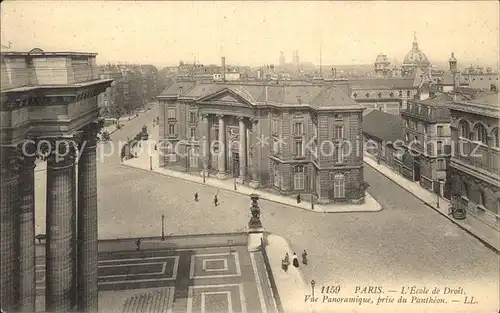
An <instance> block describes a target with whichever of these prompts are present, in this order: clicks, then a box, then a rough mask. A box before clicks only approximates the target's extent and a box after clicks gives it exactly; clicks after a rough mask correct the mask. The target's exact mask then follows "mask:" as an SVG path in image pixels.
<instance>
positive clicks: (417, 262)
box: [36, 110, 499, 312]
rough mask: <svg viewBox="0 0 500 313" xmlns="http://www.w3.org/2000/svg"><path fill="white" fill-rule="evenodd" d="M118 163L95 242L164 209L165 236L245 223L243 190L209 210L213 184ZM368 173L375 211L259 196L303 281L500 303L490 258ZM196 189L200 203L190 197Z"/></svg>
mask: <svg viewBox="0 0 500 313" xmlns="http://www.w3.org/2000/svg"><path fill="white" fill-rule="evenodd" d="M155 116H156V111H155V110H153V111H148V112H146V113H144V114H143V115H142V116H140V117H138V118H136V119H134V120H133V121H131V122H130V123H129V124H128V125H126V126H125V127H124V129H122V130H120V131H118V132H116V133H114V134H113V135H112V139H113V141H114V143H113V144H117V141H118V140H123V139H126V138H127V137H133V136H134V135H135V134H136V133H137V132H139V131H140V128H141V126H142V125H143V124H147V125H148V130H149V131H150V132H151V131H157V130H158V128H152V123H151V122H152V119H153V117H155ZM119 159H120V158H119V150H117V152H116V153H115V154H114V155H111V156H108V157H106V162H105V163H104V164H101V163H100V164H99V167H98V171H99V172H98V192H99V237H100V239H109V238H118V237H146V236H160V235H161V215H162V214H164V215H165V216H166V220H165V222H166V233H167V234H175V235H181V234H203V233H224V232H233V231H242V230H244V229H245V228H246V224H247V222H248V220H249V216H250V213H249V207H250V204H251V203H250V199H249V198H248V197H247V196H243V195H239V194H235V193H230V192H227V191H220V192H219V200H220V205H219V206H217V207H215V206H214V205H213V201H212V200H213V197H214V195H215V194H216V192H217V189H215V188H213V187H210V186H204V185H200V184H195V183H191V182H186V181H182V180H178V179H174V178H171V177H166V176H162V175H158V174H155V173H147V172H145V171H141V170H136V169H133V168H126V167H121V166H119V161H120V160H119ZM37 169H38V168H37ZM43 173H44V172H43V171H40V172H37V194H36V197H37V198H36V201H37V207H36V212H37V231H36V232H37V233H43V232H44V228H45V227H44V201H45V200H44V198H45V196H44V192H45V189H44V188H43V185H44V179H45V175H44V174H43ZM365 179H366V181H367V182H368V183H369V184H370V187H369V190H368V191H369V192H370V193H371V195H372V196H373V197H374V198H375V199H376V200H377V201H378V202H379V203H380V204H381V205H382V207H383V208H384V209H383V210H382V211H381V212H372V213H347V214H342V213H338V214H317V213H312V212H307V211H303V210H300V209H296V208H291V207H287V206H283V205H280V204H277V203H272V202H268V201H265V200H261V201H260V206H261V209H262V221H263V225H264V227H265V229H266V230H267V231H269V232H273V233H276V234H278V235H280V236H283V237H285V238H286V239H288V240H289V241H290V242H291V245H292V247H293V249H295V251H296V252H297V254H300V252H302V250H304V249H306V250H307V252H308V257H309V265H308V266H307V267H306V268H303V272H304V276H305V278H306V280H307V281H310V280H312V279H314V280H315V281H316V284H317V285H318V286H321V285H322V284H328V285H333V284H340V285H341V286H342V288H350V287H348V286H352V285H355V284H357V283H360V284H363V285H368V284H374V285H384V286H397V287H398V289H400V287H401V286H402V285H403V284H406V285H407V284H425V285H428V286H433V285H438V286H445V285H446V284H451V285H453V286H458V285H460V286H462V287H463V288H464V289H466V292H470V293H474V296H477V297H478V299H479V301H482V302H481V303H483V304H486V302H488V303H490V305H491V307H498V290H499V289H498V288H499V286H498V273H499V266H498V260H499V257H498V255H497V254H495V253H494V252H492V251H491V250H489V249H488V248H486V247H484V246H483V245H482V244H481V243H480V242H479V241H478V240H476V239H475V238H473V237H472V236H470V235H469V234H467V233H466V232H465V231H463V230H461V229H459V228H458V227H457V226H456V225H454V224H453V223H451V222H450V221H449V220H447V219H446V218H444V217H442V216H441V215H439V214H438V213H436V212H435V211H433V210H432V209H430V208H428V207H427V206H425V205H424V204H423V203H422V202H421V201H419V200H418V199H417V198H415V197H414V196H412V195H411V194H409V193H408V192H407V191H405V190H404V189H402V188H401V187H399V186H398V185H396V184H394V183H393V182H392V181H390V180H388V179H387V178H386V177H384V176H383V175H381V174H380V173H378V172H376V171H374V170H373V169H371V168H370V167H368V166H365ZM195 192H198V194H199V197H200V201H199V202H194V200H193V196H194V193H195ZM458 278H460V281H457V279H458ZM346 292H347V291H346ZM348 293H349V294H352V293H353V291H352V290H351V291H348ZM481 312H482V311H481Z"/></svg>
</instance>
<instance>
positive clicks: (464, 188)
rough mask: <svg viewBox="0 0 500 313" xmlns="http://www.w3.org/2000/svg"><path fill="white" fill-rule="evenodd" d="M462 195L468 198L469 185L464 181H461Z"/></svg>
mask: <svg viewBox="0 0 500 313" xmlns="http://www.w3.org/2000/svg"><path fill="white" fill-rule="evenodd" d="M462 197H465V198H469V186H467V183H466V182H464V181H463V182H462Z"/></svg>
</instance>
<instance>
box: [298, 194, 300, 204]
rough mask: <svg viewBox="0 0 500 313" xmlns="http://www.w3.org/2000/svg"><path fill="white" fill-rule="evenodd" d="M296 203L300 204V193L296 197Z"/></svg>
mask: <svg viewBox="0 0 500 313" xmlns="http://www.w3.org/2000/svg"><path fill="white" fill-rule="evenodd" d="M297 203H300V193H299V194H298V195H297Z"/></svg>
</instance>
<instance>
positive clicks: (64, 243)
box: [45, 140, 76, 313]
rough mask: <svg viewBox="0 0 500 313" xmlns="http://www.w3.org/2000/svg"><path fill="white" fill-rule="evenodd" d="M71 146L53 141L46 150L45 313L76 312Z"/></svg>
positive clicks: (66, 142)
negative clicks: (47, 151) (48, 152)
mask: <svg viewBox="0 0 500 313" xmlns="http://www.w3.org/2000/svg"><path fill="white" fill-rule="evenodd" d="M68 143H69V141H66V140H62V142H61V141H57V140H50V147H47V148H49V149H50V150H49V151H51V153H50V154H49V155H48V156H47V200H46V232H47V243H46V245H45V258H46V270H45V271H46V279H45V310H46V311H47V312H57V313H58V312H61V313H63V312H64V313H65V312H70V311H72V310H73V304H74V303H73V302H74V292H75V290H74V288H73V287H74V283H73V280H74V276H75V268H76V267H75V264H74V262H73V250H74V247H73V228H74V227H73V225H72V224H73V221H74V214H75V211H74V207H75V206H74V203H73V202H74V196H73V189H74V188H75V170H74V165H75V153H74V150H73V149H74V147H71V145H70V144H68ZM68 147H69V150H72V151H68ZM55 151H58V153H57V154H56V153H55Z"/></svg>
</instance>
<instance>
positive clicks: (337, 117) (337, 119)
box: [333, 114, 344, 121]
mask: <svg viewBox="0 0 500 313" xmlns="http://www.w3.org/2000/svg"><path fill="white" fill-rule="evenodd" d="M333 118H334V119H335V120H336V121H342V120H343V119H344V117H343V116H342V115H340V114H335V115H334V116H333Z"/></svg>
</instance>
